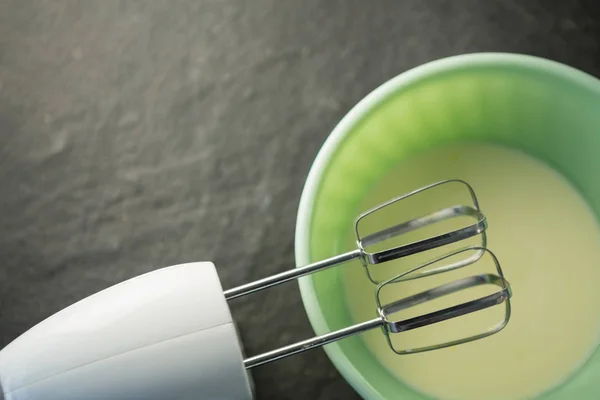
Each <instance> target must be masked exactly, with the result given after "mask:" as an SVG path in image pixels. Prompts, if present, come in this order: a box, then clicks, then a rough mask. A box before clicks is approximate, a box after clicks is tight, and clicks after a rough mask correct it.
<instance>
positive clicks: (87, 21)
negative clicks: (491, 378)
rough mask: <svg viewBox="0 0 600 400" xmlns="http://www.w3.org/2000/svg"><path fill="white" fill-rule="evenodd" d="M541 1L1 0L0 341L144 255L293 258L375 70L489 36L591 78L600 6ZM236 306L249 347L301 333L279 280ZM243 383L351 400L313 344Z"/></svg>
mask: <svg viewBox="0 0 600 400" xmlns="http://www.w3.org/2000/svg"><path fill="white" fill-rule="evenodd" d="M556 3H557V4H553V2H548V1H526V0H523V1H516V0H514V1H512V0H510V1H491V0H488V1H475V0H465V1H440V0H431V1H419V0H414V1H395V2H394V1H380V2H366V1H319V0H305V1H276V0H257V1H252V2H250V1H206V0H205V1H196V0H186V1H162V2H161V1H146V2H143V1H122V2H118V1H110V0H106V1H96V2H93V1H72V2H70V1H41V0H40V1H22V0H0V187H1V188H2V195H1V196H0V212H1V217H0V260H1V261H0V282H1V283H0V338H1V343H0V346H3V345H6V344H7V343H9V342H10V341H11V340H12V339H14V338H15V337H16V336H17V335H19V334H21V333H22V332H24V331H25V330H26V329H27V328H29V327H30V326H32V325H33V324H35V323H37V322H39V321H40V320H41V319H43V318H44V317H47V316H48V315H50V314H52V313H54V312H56V311H58V310H59V309H61V308H63V307H65V306H67V305H69V304H70V303H72V302H74V301H76V300H79V299H81V298H83V297H85V296H87V295H90V294H92V293H94V292H96V291H98V290H101V289H103V288H106V287H108V286H110V285H112V284H115V283H117V282H120V281H122V280H124V279H127V278H130V277H133V276H135V275H137V274H141V273H144V272H147V271H150V270H153V269H155V268H158V267H162V266H166V265H170V264H174V263H181V262H186V261H194V260H207V259H208V260H213V261H214V262H215V263H216V264H217V266H218V268H219V273H220V275H221V277H222V280H223V283H224V285H225V286H226V287H232V286H234V285H237V284H240V283H242V282H247V281H250V280H252V279H255V278H260V277H263V276H265V275H269V274H272V273H275V272H278V271H282V270H285V269H287V268H290V267H292V266H293V265H294V259H293V250H294V249H293V236H294V223H295V214H296V209H297V205H298V200H299V196H300V193H301V190H302V186H303V182H304V178H305V176H306V174H307V172H308V170H309V167H310V164H311V161H312V160H313V158H314V157H315V155H316V153H317V151H318V149H319V147H320V145H321V144H322V143H323V141H324V140H325V138H326V137H327V134H328V133H329V132H330V131H331V129H332V128H333V127H334V126H335V124H336V122H337V121H339V119H340V118H341V117H342V116H343V115H344V114H345V113H346V112H347V111H348V110H349V109H350V108H351V107H352V106H353V105H354V104H355V103H356V102H357V101H359V100H360V99H361V98H362V97H364V96H365V95H366V94H367V93H369V92H370V91H371V90H372V89H374V88H375V87H377V86H378V85H379V84H381V83H383V82H384V81H386V80H387V79H389V78H391V77H393V76H395V75H396V74H398V73H401V72H402V71H405V70H406V69H408V68H410V67H413V66H417V65H419V64H422V63H424V62H426V61H429V60H433V59H436V58H441V57H444V56H449V55H454V54H460V53H466V52H475V51H492V50H493V51H512V52H525V53H530V54H535V55H540V56H545V57H549V58H552V59H555V60H559V61H563V62H566V63H569V64H571V65H574V66H576V67H579V68H581V69H583V70H585V71H587V72H590V73H592V74H594V75H596V76H600V42H599V38H600V18H599V17H600V10H599V6H598V5H597V4H598V3H597V2H596V1H594V0H590V1H569V2H556ZM233 311H234V316H235V317H236V319H237V321H238V322H239V325H240V329H241V331H242V336H243V340H244V342H245V345H246V348H247V352H248V353H249V354H253V353H257V352H260V351H264V350H268V349H271V348H273V347H274V346H278V345H282V344H285V343H289V342H291V341H294V340H299V339H302V338H304V337H307V336H308V335H310V334H311V329H310V327H309V324H308V322H307V320H306V318H305V314H304V311H303V309H302V306H301V301H300V297H299V293H298V290H297V287H296V285H293V284H289V285H286V286H285V287H281V288H277V289H274V290H271V291H269V292H268V293H266V294H261V295H258V296H255V297H253V298H249V299H247V300H244V301H243V302H240V303H236V304H235V305H234V310H233ZM254 377H255V381H256V385H257V397H258V398H259V399H313V400H317V399H319V400H320V399H357V398H358V396H357V395H356V394H355V393H354V391H353V390H352V389H351V388H350V387H349V386H348V385H347V384H346V383H345V381H344V380H343V379H342V378H341V377H340V375H339V374H338V373H337V371H336V370H335V369H334V368H333V367H332V366H331V364H330V362H329V361H328V359H327V358H326V356H325V355H324V353H323V352H322V351H313V352H310V353H309V354H305V355H301V356H297V357H295V358H293V359H288V360H285V361H281V362H279V363H277V364H272V365H269V366H265V367H262V368H258V369H256V370H255V372H254Z"/></svg>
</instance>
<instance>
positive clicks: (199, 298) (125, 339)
mask: <svg viewBox="0 0 600 400" xmlns="http://www.w3.org/2000/svg"><path fill="white" fill-rule="evenodd" d="M443 184H460V185H464V186H465V187H466V188H467V190H468V192H469V194H470V197H471V199H472V201H473V204H472V205H470V206H467V205H459V206H452V207H448V208H444V209H442V210H439V211H435V212H433V213H431V214H429V215H426V216H422V217H419V218H415V219H412V220H409V221H404V222H401V223H398V224H393V225H392V226H390V227H388V228H386V229H383V230H380V231H377V232H375V233H370V234H368V235H365V236H361V232H360V228H359V227H360V223H361V221H362V220H363V219H364V218H366V217H368V216H369V215H373V214H374V213H376V212H378V211H380V210H382V209H383V208H386V207H388V206H390V205H392V204H394V203H397V202H399V201H401V200H403V199H406V198H408V197H411V196H415V195H417V194H419V193H422V192H424V191H426V190H429V189H432V188H434V187H437V186H439V185H443ZM455 217H469V218H472V219H473V220H474V222H473V223H472V224H469V225H468V226H465V227H462V228H460V229H456V230H452V231H449V232H443V233H441V234H439V235H435V236H432V237H428V238H426V239H423V240H419V241H416V242H412V243H409V244H403V245H395V246H391V247H386V248H385V249H383V250H379V251H368V248H371V246H374V245H381V244H383V243H386V241H388V240H389V239H392V238H397V237H399V236H400V235H403V234H405V233H407V232H410V231H414V230H416V229H419V228H422V227H425V226H427V225H432V224H435V223H437V222H440V221H442V220H446V219H451V218H455ZM485 229H486V219H485V216H484V215H483V214H482V213H481V211H480V209H479V204H478V202H477V198H476V196H475V193H474V191H473V189H472V188H471V187H470V186H469V185H468V184H466V183H465V182H462V181H458V180H449V181H442V182H438V183H435V184H433V185H430V186H427V187H424V188H421V189H418V190H416V191H414V192H411V193H408V194H406V195H404V196H401V197H398V198H395V199H392V200H390V201H388V202H386V203H384V204H381V205H380V206H378V207H375V208H373V209H371V210H369V211H367V212H366V213H364V214H362V215H360V216H359V218H358V219H357V221H356V225H355V231H356V240H357V242H356V243H357V249H356V250H353V251H350V252H348V253H345V254H341V255H338V256H335V257H332V258H329V259H326V260H323V261H319V262H316V263H314V264H310V265H307V266H304V267H300V268H296V269H293V270H290V271H287V272H283V273H280V274H277V275H274V276H271V277H268V278H265V279H261V280H259V281H256V282H253V283H249V284H246V285H243V286H240V287H237V288H234V289H230V290H226V291H223V290H222V288H221V284H220V282H219V278H218V276H217V272H216V269H215V266H214V264H212V263H211V262H197V263H189V264H181V265H175V266H171V267H167V268H163V269H159V270H156V271H153V272H150V273H147V274H144V275H141V276H138V277H135V278H133V279H130V280H128V281H125V282H123V283H120V284H117V285H115V286H113V287H110V288H108V289H106V290H104V291H101V292H99V293H97V294H95V295H92V296H90V297H88V298H86V299H84V300H82V301H80V302H78V303H75V304H73V305H72V306H70V307H68V308H66V309H64V310H62V311H60V312H58V313H57V314H55V315H53V316H51V317H49V318H48V319H46V320H44V321H43V322H41V323H40V324H38V325H37V326H34V327H33V328H31V329H30V330H29V331H27V332H26V333H24V334H23V335H22V336H21V337H19V338H17V339H16V340H15V341H13V342H12V343H11V344H9V345H8V346H7V347H6V348H4V349H3V350H2V351H1V352H0V387H1V389H2V390H1V391H0V392H1V393H0V394H3V396H4V400H100V399H103V400H104V399H110V400H132V399H136V400H153V399H161V400H164V399H174V400H192V399H211V400H212V399H223V400H225V399H226V400H233V399H251V398H252V397H253V394H252V392H253V390H252V384H251V377H250V375H249V373H248V370H249V369H250V368H253V367H256V366H259V365H261V364H265V363H268V362H271V361H275V360H278V359H281V358H284V357H287V356H290V355H293V354H297V353H300V352H303V351H306V350H309V349H313V348H316V347H320V346H323V345H326V344H328V343H331V342H334V341H337V340H340V339H343V338H345V337H348V336H351V335H355V334H357V333H360V332H364V331H366V330H370V329H373V328H377V327H379V328H382V330H383V333H384V334H385V335H386V336H387V337H388V343H389V344H390V347H391V349H392V351H395V352H396V353H398V354H406V353H414V352H420V351H429V350H435V349H439V348H443V347H448V346H453V345H457V344H460V343H465V342H468V341H472V340H476V339H480V338H483V337H486V336H489V335H492V334H494V333H496V332H498V331H500V330H501V329H502V328H503V327H504V326H505V325H506V323H507V322H508V319H509V317H510V301H509V299H510V297H511V290H510V285H509V283H508V282H507V281H506V280H505V279H504V276H503V274H502V270H501V268H500V265H499V263H498V261H497V259H496V258H495V256H494V255H493V254H492V253H491V252H489V250H487V249H486V247H485V246H486V239H485ZM476 235H481V238H482V243H481V246H475V247H468V248H463V249H460V250H457V251H453V252H451V253H448V254H446V255H444V256H442V257H439V258H437V259H435V260H433V261H431V262H427V263H425V264H422V265H419V266H417V267H415V268H412V269H409V270H408V271H406V272H404V273H402V274H400V275H398V276H394V277H393V278H391V279H387V280H385V281H383V282H378V281H377V280H375V279H374V278H373V276H372V274H371V272H370V270H371V268H376V266H377V264H381V263H386V262H389V261H392V260H396V259H399V258H403V257H406V256H409V255H412V254H416V253H421V252H425V251H428V250H431V249H434V248H438V247H440V246H445V245H448V244H451V243H456V242H458V241H462V240H464V239H467V238H471V237H474V236H476ZM380 247H381V246H380ZM484 254H490V255H491V256H492V258H493V260H494V263H495V271H494V273H484V274H476V275H473V276H470V277H467V278H462V279H458V280H455V281H452V282H450V283H447V284H443V285H441V286H437V287H435V288H433V289H430V290H426V291H423V292H421V293H417V294H413V295H410V296H407V297H405V298H401V299H399V300H396V301H393V302H391V303H389V304H381V299H380V292H381V290H382V289H383V288H390V287H391V285H396V284H399V283H401V282H404V281H406V280H410V279H417V278H425V277H428V276H431V275H436V274H440V273H443V272H448V271H452V270H455V269H458V268H462V267H467V266H469V265H471V264H474V263H476V262H477V261H479V260H480V259H481V257H482V256H483V255H484ZM457 258H458V261H456V259H457ZM354 259H359V260H361V261H362V263H363V265H364V266H365V267H366V271H367V274H368V276H369V278H370V279H371V280H372V281H373V282H374V283H376V284H377V285H378V286H377V290H376V296H377V309H376V310H373V311H374V318H373V319H372V320H369V321H364V322H362V323H359V324H356V325H353V326H349V327H346V328H343V329H340V330H337V331H333V332H329V333H326V334H323V335H320V336H316V337H313V338H311V339H308V340H305V341H302V342H299V343H296V344H292V345H289V346H286V347H283V348H280V349H277V350H273V351H270V352H267V353H265V354H261V355H257V356H252V357H249V358H244V355H243V352H242V347H241V345H240V342H239V340H238V334H237V332H236V328H235V326H234V322H233V321H232V317H231V314H230V311H229V307H228V301H230V300H232V299H235V298H238V297H241V296H244V295H247V294H250V293H254V292H256V291H259V290H263V289H266V288H268V287H272V286H274V285H278V284H280V283H283V282H287V281H290V280H294V279H297V278H299V277H302V276H305V275H308V274H312V273H315V272H318V271H321V270H324V269H326V268H330V267H333V266H336V265H339V264H342V263H345V262H347V261H350V260H354ZM451 260H455V261H452V262H451ZM481 285H492V286H498V287H499V289H497V291H495V292H494V293H492V294H489V295H486V296H483V297H479V298H475V299H473V300H470V301H467V302H463V303H461V304H458V305H454V306H451V307H445V308H442V309H439V310H436V311H433V312H428V313H425V314H422V315H418V316H416V317H412V318H408V319H398V318H395V317H394V314H395V313H397V312H398V311H400V310H403V309H407V308H411V307H414V306H416V305H419V304H422V303H424V302H428V301H431V300H433V299H437V298H440V297H442V296H446V295H449V294H452V293H455V292H457V291H462V290H465V289H467V288H471V287H475V286H481ZM501 303H504V304H505V311H504V318H503V319H502V320H501V321H500V323H499V324H497V325H496V326H494V327H492V328H491V329H489V330H486V331H485V332H480V333H478V334H475V335H472V336H469V337H465V338H461V339H457V340H452V341H448V342H445V343H439V344H432V345H429V346H424V347H420V348H416V349H409V350H398V349H397V348H395V347H394V345H393V344H392V341H391V340H390V339H389V337H390V335H396V334H401V333H402V332H405V331H408V330H412V329H417V328H420V327H423V326H427V325H430V324H435V323H438V322H441V321H445V320H449V319H452V318H455V317H459V316H462V315H465V314H469V313H473V312H475V311H479V310H483V309H485V308H488V307H492V306H495V305H499V304H501ZM1 397H2V396H0V398H1Z"/></svg>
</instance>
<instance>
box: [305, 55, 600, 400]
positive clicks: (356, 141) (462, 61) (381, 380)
mask: <svg viewBox="0 0 600 400" xmlns="http://www.w3.org/2000/svg"><path fill="white" fill-rule="evenodd" d="M457 141H486V142H494V143H498V144H504V145H508V146H511V147H517V148H520V149H521V150H523V151H525V152H527V153H529V154H531V155H533V156H535V157H537V158H539V159H542V160H544V161H546V162H547V163H548V164H550V165H552V166H553V167H554V168H555V169H557V170H558V171H560V172H562V174H563V175H564V176H566V177H567V178H568V179H569V180H570V181H571V183H572V184H574V185H575V186H576V187H577V188H578V189H579V190H580V192H581V193H582V194H583V195H584V196H585V198H586V199H587V201H588V202H589V203H590V205H591V207H592V208H593V209H594V211H595V212H596V214H597V215H598V212H599V211H600V178H599V175H598V173H599V172H600V81H598V80H597V79H595V78H593V77H592V76H589V75H587V74H585V73H583V72H581V71H578V70H576V69H573V68H571V67H568V66H565V65H562V64H559V63H556V62H553V61H549V60H544V59H540V58H536V57H531V56H525V55H516V54H494V53H483V54H470V55H462V56H457V57H451V58H447V59H443V60H439V61H435V62H432V63H429V64H426V65H423V66H420V67H418V68H415V69H413V70H410V71H408V72H405V73H403V74H401V75H399V76H397V77H395V78H393V79H391V80H390V81H388V82H386V83H385V84H383V85H382V86H380V87H379V88H377V89H376V90H375V91H373V92H372V93H371V94H369V95H368V96H367V97H366V98H365V99H363V100H362V101H361V102H360V103H359V104H358V105H356V106H355V107H354V108H353V109H352V110H351V111H350V112H349V113H348V114H347V115H346V116H345V117H344V118H343V119H342V121H341V122H340V123H339V124H338V125H337V126H336V127H335V129H334V130H333V132H332V133H331V135H330V136H329V138H328V139H327V141H326V142H325V144H324V145H323V147H322V149H321V151H320V152H319V154H318V156H317V158H316V160H315V162H314V164H313V166H312V168H311V170H310V173H309V175H308V178H307V181H306V185H305V187H304V191H303V193H302V198H301V201H300V207H299V211H298V220H297V226H296V263H297V265H298V266H300V265H304V264H307V263H309V262H313V261H316V260H320V259H323V258H326V257H329V256H332V255H335V254H338V253H340V252H342V251H346V250H348V238H349V232H350V231H351V229H352V226H353V222H354V219H355V217H356V215H357V214H358V213H359V212H360V211H362V210H359V209H358V205H359V204H360V202H361V200H362V199H363V198H364V197H365V195H366V194H367V192H368V191H369V189H370V188H371V187H372V186H373V185H374V184H375V183H376V182H377V181H378V180H379V179H381V178H382V177H383V176H385V175H386V173H388V172H389V171H390V170H391V169H393V168H394V167H395V166H396V165H397V164H398V162H399V161H401V160H402V159H403V158H405V157H407V156H409V155H412V154H415V153H417V152H421V151H425V150H428V149H430V148H433V147H436V146H440V145H445V144H449V143H453V142H457ZM300 290H301V293H302V299H303V301H304V307H305V308H306V312H307V313H308V317H309V319H310V321H311V324H312V326H313V328H314V330H315V331H316V333H318V334H322V333H325V332H328V331H330V330H333V329H338V328H341V327H344V326H347V325H349V324H351V323H352V321H351V318H350V314H349V312H348V310H347V308H346V304H345V294H344V287H343V284H342V276H341V274H340V268H333V269H330V270H327V271H324V272H321V273H318V274H315V275H312V276H309V277H305V278H302V279H301V280H300ZM325 351H326V352H327V354H328V355H329V358H330V359H331V360H332V361H333V363H334V365H335V366H336V367H337V369H338V370H339V371H340V372H341V373H342V375H343V376H344V377H345V378H346V380H347V381H348V382H349V383H350V384H351V385H352V386H353V387H354V389H355V390H356V391H357V392H358V393H359V394H360V395H361V396H362V397H363V398H365V399H373V400H374V399H382V400H383V399H386V400H390V399H406V400H417V399H425V397H424V396H423V395H421V394H419V393H416V392H414V391H413V390H411V389H410V388H408V387H407V386H406V385H404V384H403V383H402V382H400V381H398V380H397V379H396V378H394V377H393V376H392V375H391V374H390V373H389V372H388V371H387V370H386V369H385V368H384V367H383V366H382V365H380V364H379V363H378V361H377V360H376V359H375V358H374V356H373V355H372V354H371V353H370V352H369V351H368V350H367V348H366V346H365V344H364V343H363V342H362V340H361V339H360V338H359V337H352V338H348V339H344V340H342V341H340V342H337V343H333V344H330V345H328V346H326V349H325ZM548 351H552V349H548ZM598 393H600V351H598V350H597V351H596V352H595V353H594V355H593V356H592V358H591V359H590V360H589V361H588V362H587V363H586V364H585V366H584V367H582V368H581V370H580V371H579V372H578V373H577V374H576V375H575V376H574V377H573V378H572V379H570V380H569V381H568V382H566V383H565V384H563V385H561V386H560V387H558V388H557V389H554V390H552V391H551V392H549V393H546V394H544V395H543V396H542V398H543V399H547V400H550V399H552V400H555V399H592V398H598V396H599V395H598Z"/></svg>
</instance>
